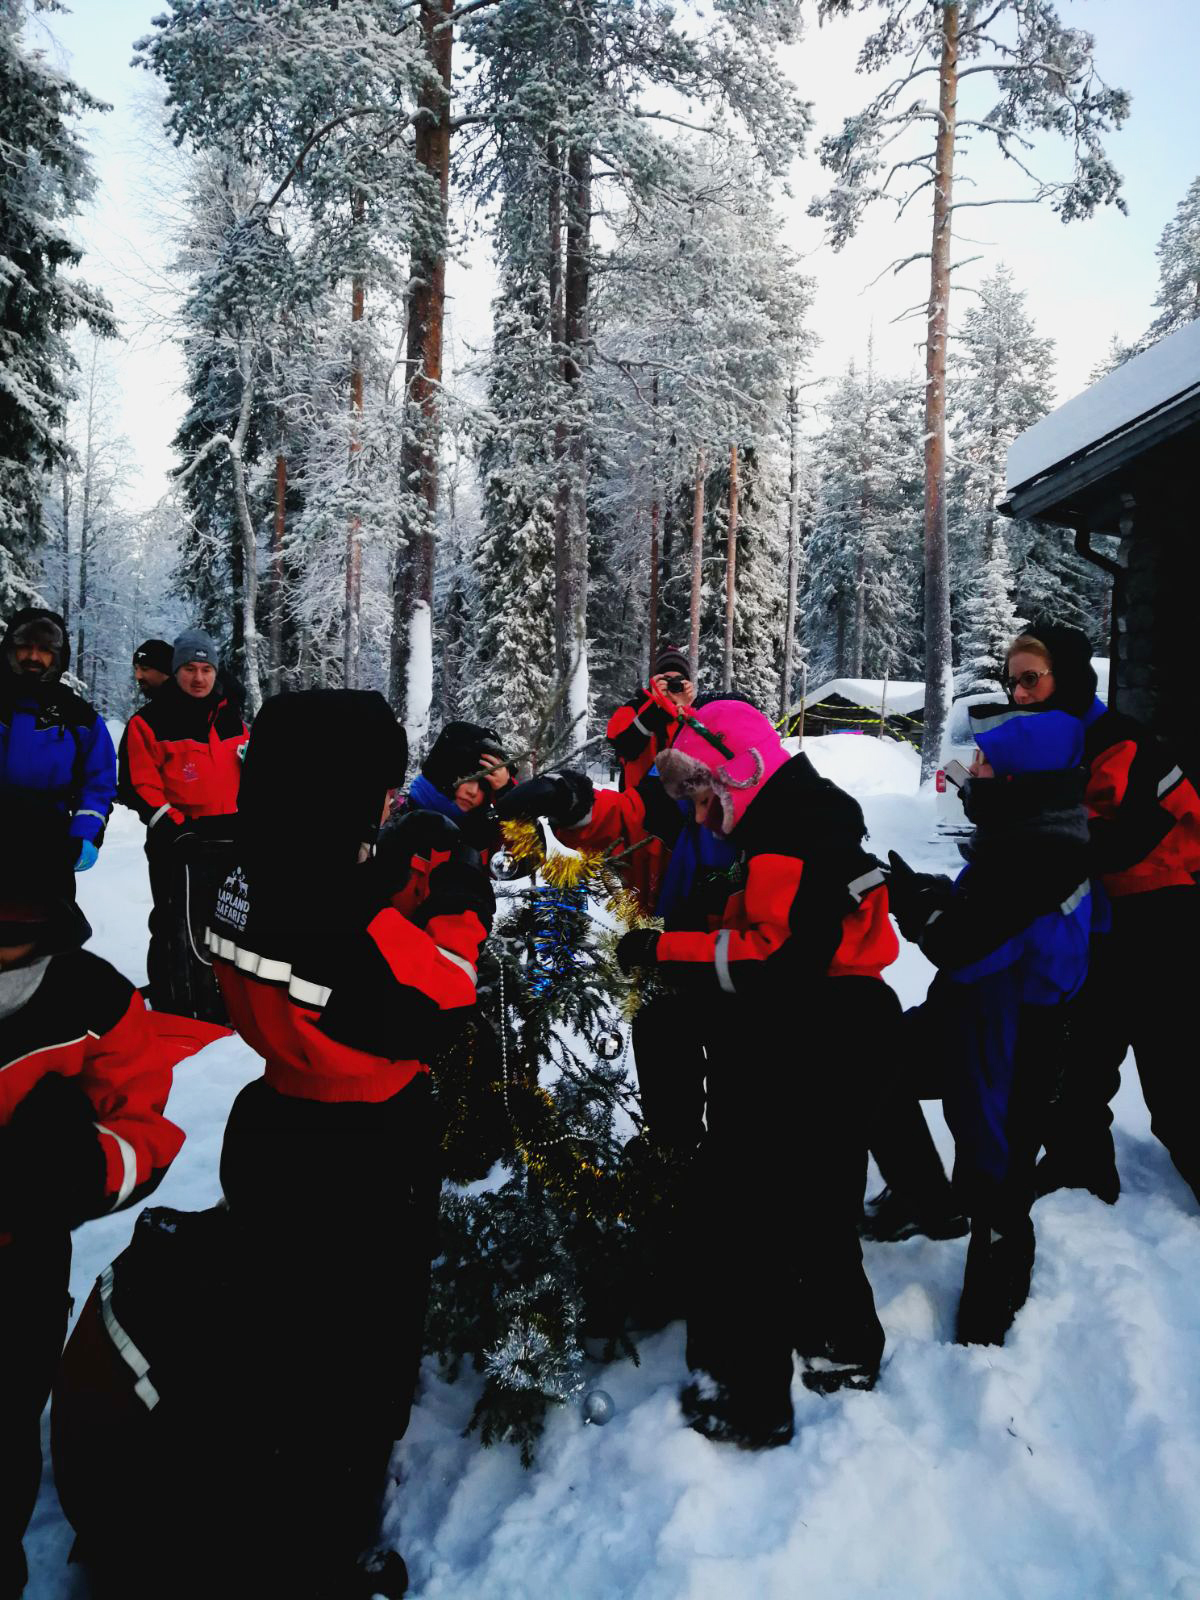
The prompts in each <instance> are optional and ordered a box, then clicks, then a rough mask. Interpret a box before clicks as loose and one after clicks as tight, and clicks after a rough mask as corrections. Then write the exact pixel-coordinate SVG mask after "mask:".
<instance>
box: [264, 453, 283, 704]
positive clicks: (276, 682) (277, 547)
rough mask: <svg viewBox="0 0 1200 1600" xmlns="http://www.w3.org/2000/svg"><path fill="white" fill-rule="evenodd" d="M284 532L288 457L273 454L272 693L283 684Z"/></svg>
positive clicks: (276, 692) (270, 680) (277, 690)
mask: <svg viewBox="0 0 1200 1600" xmlns="http://www.w3.org/2000/svg"><path fill="white" fill-rule="evenodd" d="M286 532H287V460H286V458H285V457H284V454H283V452H282V451H280V452H279V454H278V455H277V456H276V457H275V521H274V525H273V527H272V530H271V671H270V676H269V678H268V682H269V684H270V688H271V693H272V694H278V693H279V691H280V689H281V688H282V687H283V611H284V606H285V604H286V599H285V586H284V575H283V538H284V534H285V533H286Z"/></svg>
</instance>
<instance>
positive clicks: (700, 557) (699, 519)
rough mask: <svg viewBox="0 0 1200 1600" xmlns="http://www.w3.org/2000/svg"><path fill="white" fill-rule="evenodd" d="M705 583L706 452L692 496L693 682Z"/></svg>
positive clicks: (700, 458) (690, 649)
mask: <svg viewBox="0 0 1200 1600" xmlns="http://www.w3.org/2000/svg"><path fill="white" fill-rule="evenodd" d="M703 581H704V451H703V450H698V451H697V452H696V487H695V490H694V492H693V495H692V613H691V631H690V633H689V635H688V663H689V665H690V668H691V677H692V682H693V683H695V682H696V681H697V677H696V675H697V673H698V672H699V670H700V590H701V586H702V584H703Z"/></svg>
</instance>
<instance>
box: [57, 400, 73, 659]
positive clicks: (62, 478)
mask: <svg viewBox="0 0 1200 1600" xmlns="http://www.w3.org/2000/svg"><path fill="white" fill-rule="evenodd" d="M63 442H64V447H65V443H66V429H65V428H64V429H63ZM58 476H59V490H60V496H61V501H62V603H61V605H60V606H59V610H60V612H61V613H62V619H63V625H64V626H65V627H66V628H67V630H68V632H69V631H70V627H71V469H70V467H69V466H68V465H67V461H66V458H65V455H64V459H63V460H62V461H61V462H60V463H59V468H58Z"/></svg>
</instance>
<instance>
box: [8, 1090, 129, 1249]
mask: <svg viewBox="0 0 1200 1600" xmlns="http://www.w3.org/2000/svg"><path fill="white" fill-rule="evenodd" d="M106 1176H107V1167H106V1164H105V1160H104V1151H103V1149H102V1148H101V1144H100V1134H99V1133H98V1132H97V1130H96V1111H95V1107H94V1106H93V1105H92V1102H91V1101H90V1100H89V1099H88V1097H87V1095H86V1094H85V1093H84V1091H83V1089H82V1088H81V1087H80V1085H79V1083H78V1082H77V1081H76V1080H75V1079H74V1078H64V1077H63V1076H62V1074H61V1073H58V1072H48V1073H47V1074H46V1075H45V1077H44V1078H40V1079H39V1080H38V1082H37V1083H35V1084H34V1086H33V1088H32V1089H31V1090H30V1091H29V1093H28V1094H27V1095H26V1096H25V1098H24V1099H23V1100H22V1101H21V1103H20V1104H19V1105H18V1106H17V1108H16V1110H15V1111H14V1112H13V1115H12V1121H11V1122H10V1123H9V1124H8V1126H7V1127H6V1128H3V1129H0V1232H5V1233H9V1232H12V1233H20V1232H24V1231H28V1230H31V1229H34V1228H47V1227H50V1228H64V1227H66V1228H74V1227H76V1226H77V1225H78V1224H79V1223H81V1222H83V1221H85V1220H86V1219H87V1218H88V1217H94V1216H97V1215H98V1214H99V1213H100V1212H101V1211H102V1210H103V1209H104V1185H105V1178H106Z"/></svg>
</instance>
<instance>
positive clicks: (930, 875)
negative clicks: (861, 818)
mask: <svg viewBox="0 0 1200 1600" xmlns="http://www.w3.org/2000/svg"><path fill="white" fill-rule="evenodd" d="M888 862H889V865H890V868H891V870H890V871H889V873H888V909H889V910H890V911H891V913H892V915H893V916H894V917H895V919H896V923H897V925H898V927H899V929H900V932H901V933H902V934H903V935H904V937H905V938H906V939H908V940H910V941H911V942H912V943H913V944H919V943H920V942H921V935H922V934H923V933H924V932H925V929H926V928H927V927H928V925H929V919H930V917H931V916H932V915H933V913H934V912H935V911H937V910H938V909H939V908H940V907H941V906H943V905H944V904H945V903H946V901H947V899H948V898H949V896H950V892H951V890H952V888H953V885H952V884H951V882H950V880H949V878H943V877H941V876H940V875H939V874H937V873H934V872H914V871H913V869H912V868H911V867H910V866H909V864H908V862H907V861H905V859H904V857H903V856H898V855H897V854H896V852H895V851H894V850H889V852H888Z"/></svg>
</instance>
